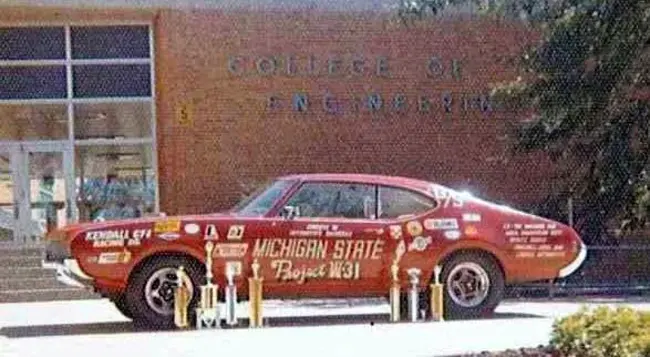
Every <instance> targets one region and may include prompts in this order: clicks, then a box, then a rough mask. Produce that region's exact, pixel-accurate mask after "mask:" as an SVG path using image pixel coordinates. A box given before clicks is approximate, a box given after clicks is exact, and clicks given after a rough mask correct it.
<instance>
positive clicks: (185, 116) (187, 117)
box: [176, 102, 194, 126]
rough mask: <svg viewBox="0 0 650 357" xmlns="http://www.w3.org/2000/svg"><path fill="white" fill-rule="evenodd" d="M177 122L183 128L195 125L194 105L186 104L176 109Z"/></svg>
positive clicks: (181, 104)
mask: <svg viewBox="0 0 650 357" xmlns="http://www.w3.org/2000/svg"><path fill="white" fill-rule="evenodd" d="M176 121H177V123H178V124H179V125H182V126H191V125H193V124H194V118H193V108H192V103H189V102H184V103H180V104H179V105H178V106H177V107H176Z"/></svg>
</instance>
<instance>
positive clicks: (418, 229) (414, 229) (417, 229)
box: [406, 221, 422, 237]
mask: <svg viewBox="0 0 650 357" xmlns="http://www.w3.org/2000/svg"><path fill="white" fill-rule="evenodd" d="M406 231H407V232H408V234H410V235H412V236H413V237H415V236H419V235H420V234H422V224H421V223H420V222H418V221H410V222H408V223H407V224H406Z"/></svg>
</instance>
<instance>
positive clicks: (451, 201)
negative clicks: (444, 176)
mask: <svg viewBox="0 0 650 357" xmlns="http://www.w3.org/2000/svg"><path fill="white" fill-rule="evenodd" d="M431 192H432V193H433V197H434V198H435V199H436V200H437V201H438V202H439V203H440V205H441V206H442V207H443V208H448V207H456V208H462V207H463V206H464V205H465V200H464V199H463V197H462V196H461V194H460V193H458V192H456V191H454V190H450V189H448V188H444V187H440V186H437V185H435V186H432V187H431Z"/></svg>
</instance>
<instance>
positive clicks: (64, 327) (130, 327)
mask: <svg viewBox="0 0 650 357" xmlns="http://www.w3.org/2000/svg"><path fill="white" fill-rule="evenodd" d="M542 317H543V316H539V315H532V314H519V313H496V314H495V315H494V316H491V317H489V318H485V320H489V319H491V320H495V319H513V318H542ZM385 323H389V316H388V315H387V314H374V315H368V314H364V315H342V316H304V317H272V318H268V319H266V320H265V325H266V326H267V327H310V326H322V325H328V326H334V325H351V324H356V325H358V324H369V325H374V324H385ZM401 323H408V322H401ZM424 323H427V322H424ZM428 323H435V322H428ZM224 328H227V329H233V328H234V329H242V328H248V319H240V320H239V324H238V325H237V326H235V327H224ZM153 331H159V330H157V329H154V328H141V327H137V326H135V325H134V324H133V323H131V322H130V321H127V322H98V323H87V324H61V325H41V326H9V327H3V328H1V329H0V336H5V337H7V338H25V337H42V336H71V335H94V334H119V333H138V332H140V333H143V332H153Z"/></svg>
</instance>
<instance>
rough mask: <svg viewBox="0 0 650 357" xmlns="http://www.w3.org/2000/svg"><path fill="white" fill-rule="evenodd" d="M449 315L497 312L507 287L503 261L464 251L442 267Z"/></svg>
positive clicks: (476, 315) (465, 316)
mask: <svg viewBox="0 0 650 357" xmlns="http://www.w3.org/2000/svg"><path fill="white" fill-rule="evenodd" d="M441 280H442V281H443V282H444V288H443V299H444V300H443V301H444V312H445V319H449V320H455V319H474V318H481V317H487V316H490V315H492V314H493V313H494V310H495V309H496V307H497V305H499V303H500V302H501V299H502V297H503V291H504V289H505V283H504V277H503V273H502V271H501V268H500V267H499V264H498V263H497V262H496V261H495V259H493V258H492V257H491V256H489V255H486V254H481V253H475V252H469V253H460V254H458V255H455V256H453V257H452V258H451V259H449V260H448V261H447V262H446V263H445V265H444V267H443V268H442V273H441Z"/></svg>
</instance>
